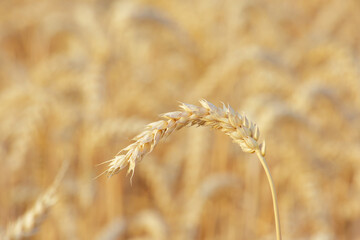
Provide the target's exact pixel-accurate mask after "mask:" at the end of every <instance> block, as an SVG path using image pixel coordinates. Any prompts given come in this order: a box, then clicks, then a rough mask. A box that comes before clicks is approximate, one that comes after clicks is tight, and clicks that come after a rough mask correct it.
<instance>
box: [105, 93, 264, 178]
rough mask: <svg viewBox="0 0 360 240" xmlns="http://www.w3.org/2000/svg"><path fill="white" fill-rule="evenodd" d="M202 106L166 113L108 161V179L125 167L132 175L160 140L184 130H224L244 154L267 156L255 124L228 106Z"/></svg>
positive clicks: (202, 101) (183, 106) (207, 104)
mask: <svg viewBox="0 0 360 240" xmlns="http://www.w3.org/2000/svg"><path fill="white" fill-rule="evenodd" d="M200 104H201V106H195V105H191V104H186V103H182V104H181V105H180V107H181V109H182V110H181V111H175V112H169V113H164V114H162V115H161V117H162V118H163V119H162V120H159V121H157V122H153V123H150V124H148V125H147V126H146V129H145V131H143V132H142V133H140V134H139V135H137V136H136V137H135V138H134V139H133V140H134V141H135V142H134V143H132V144H130V145H129V146H128V147H126V148H124V149H122V150H121V151H120V152H119V153H118V154H117V155H116V156H115V158H114V159H112V160H110V161H109V162H110V163H109V168H108V169H107V171H106V172H107V174H108V176H112V175H114V174H116V173H118V172H119V171H120V170H121V169H123V168H124V167H126V166H128V167H129V169H128V172H129V173H131V174H133V173H134V170H135V166H136V163H137V162H138V161H140V160H141V159H142V158H143V157H144V156H145V155H146V154H148V153H150V152H151V151H152V150H153V149H154V148H155V146H156V145H157V144H158V143H159V142H160V140H161V139H163V138H166V137H167V136H169V135H170V134H171V133H172V132H173V131H175V130H180V129H181V128H183V127H185V126H193V125H197V126H209V127H211V128H214V129H217V130H221V131H222V132H224V133H225V134H227V135H228V136H230V137H231V138H232V139H233V140H234V142H236V143H238V144H239V145H240V147H241V148H242V150H243V151H244V152H248V153H254V152H255V151H257V150H258V151H259V152H260V153H261V155H262V156H265V142H263V143H262V144H259V143H258V140H259V136H260V131H259V128H258V127H257V126H256V124H254V123H252V122H251V121H249V120H248V118H247V117H246V116H242V115H240V114H239V113H236V112H235V111H234V110H233V109H232V108H231V107H230V106H225V104H223V107H222V108H219V107H216V106H214V105H213V104H212V103H210V102H208V101H206V100H200Z"/></svg>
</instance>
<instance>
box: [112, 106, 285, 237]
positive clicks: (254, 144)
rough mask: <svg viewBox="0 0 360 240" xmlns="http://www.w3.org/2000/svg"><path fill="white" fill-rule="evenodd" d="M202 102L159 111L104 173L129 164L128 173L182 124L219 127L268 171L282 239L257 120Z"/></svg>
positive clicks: (275, 204) (278, 224)
mask: <svg viewBox="0 0 360 240" xmlns="http://www.w3.org/2000/svg"><path fill="white" fill-rule="evenodd" d="M200 104H201V106H195V105H191V104H186V103H182V104H181V105H180V107H181V109H182V111H175V112H169V113H165V114H162V115H161V116H162V117H163V120H159V121H157V122H153V123H150V124H148V125H147V127H146V130H145V131H143V132H142V133H140V134H139V135H137V136H136V137H135V138H134V139H133V140H134V141H135V142H134V143H132V144H130V145H129V146H127V147H126V148H124V149H122V150H121V151H120V152H119V153H118V154H117V155H116V156H115V158H114V159H112V160H110V161H109V168H108V169H107V170H106V173H107V174H108V176H109V177H111V176H112V175H114V174H116V173H118V172H119V171H120V170H121V169H123V168H125V167H126V166H128V173H131V177H132V176H133V175H134V171H135V166H136V162H138V161H140V160H142V158H143V157H144V156H145V155H146V154H148V153H150V152H152V151H153V149H154V148H155V146H156V145H157V144H158V143H159V142H160V140H161V139H163V138H165V137H168V136H169V135H170V134H171V133H172V132H173V131H175V130H180V129H181V128H183V127H185V126H193V125H198V126H209V127H211V128H213V129H217V130H220V131H222V132H224V133H225V134H226V135H228V136H230V137H231V138H232V139H233V141H234V142H235V143H237V144H239V145H240V147H241V149H242V150H243V151H244V152H247V153H256V155H257V156H258V158H259V160H260V162H261V164H262V165H263V168H264V170H265V173H266V175H267V178H268V181H269V185H270V189H271V194H272V198H273V205H274V214H275V223H276V235H277V239H278V240H280V239H281V233H280V220H279V216H278V215H279V212H278V206H277V199H276V194H275V187H274V183H273V180H272V177H271V174H270V171H269V167H268V166H267V163H266V160H265V158H264V156H265V141H263V143H261V144H259V143H258V140H259V137H260V131H259V128H258V127H257V125H256V124H254V123H253V122H251V121H249V120H248V118H247V117H246V116H242V115H240V114H239V113H236V112H235V111H234V110H233V109H232V108H231V107H230V106H227V107H226V106H225V104H223V107H222V108H218V107H216V106H215V105H213V104H212V103H210V102H208V101H206V100H204V99H203V100H200Z"/></svg>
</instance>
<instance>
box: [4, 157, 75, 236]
mask: <svg viewBox="0 0 360 240" xmlns="http://www.w3.org/2000/svg"><path fill="white" fill-rule="evenodd" d="M68 166H69V162H68V161H65V162H64V163H63V164H62V166H61V168H60V170H59V172H58V174H57V176H56V178H55V180H54V182H53V183H52V185H51V186H50V187H49V188H48V189H47V191H46V192H45V193H44V194H43V195H41V196H40V197H39V198H38V199H37V200H36V202H35V204H34V205H33V207H32V208H30V209H29V210H28V211H27V212H26V213H25V214H24V215H22V216H21V217H19V218H18V219H17V220H16V221H15V222H13V223H10V224H9V226H8V227H7V229H6V232H5V237H4V239H6V240H13V239H23V238H25V237H29V236H32V235H33V234H34V233H35V232H36V231H37V230H38V228H39V227H40V225H41V223H42V222H43V221H44V219H45V217H46V216H47V214H48V212H49V211H50V209H51V208H52V206H54V204H55V203H56V201H57V199H58V196H57V189H58V187H59V185H60V182H61V180H62V179H63V177H64V175H65V173H66V170H67V169H68Z"/></svg>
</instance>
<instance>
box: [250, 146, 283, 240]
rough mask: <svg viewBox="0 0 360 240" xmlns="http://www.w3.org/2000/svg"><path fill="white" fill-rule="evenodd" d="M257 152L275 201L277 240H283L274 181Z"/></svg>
mask: <svg viewBox="0 0 360 240" xmlns="http://www.w3.org/2000/svg"><path fill="white" fill-rule="evenodd" d="M255 152H256V155H257V157H258V158H259V160H260V162H261V165H262V166H263V168H264V171H265V173H266V176H267V179H268V182H269V186H270V190H271V196H272V200H273V207H274V216H275V227H276V239H278V240H281V228H280V217H279V207H278V203H277V197H276V191H275V185H274V181H273V179H272V176H271V173H270V169H269V166H268V165H267V163H266V160H265V158H264V156H263V155H262V154H261V153H260V151H259V150H256V151H255Z"/></svg>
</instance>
